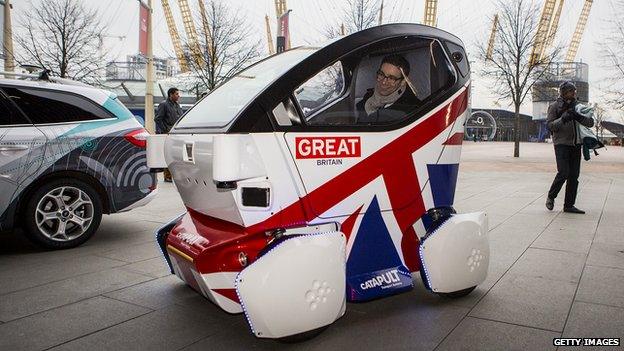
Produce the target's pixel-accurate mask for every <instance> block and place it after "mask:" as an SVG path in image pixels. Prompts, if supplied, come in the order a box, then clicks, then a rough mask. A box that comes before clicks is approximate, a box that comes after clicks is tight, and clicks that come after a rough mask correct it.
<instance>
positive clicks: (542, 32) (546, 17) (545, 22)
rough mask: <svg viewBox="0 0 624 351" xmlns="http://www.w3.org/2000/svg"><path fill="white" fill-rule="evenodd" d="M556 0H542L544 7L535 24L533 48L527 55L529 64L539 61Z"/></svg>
mask: <svg viewBox="0 0 624 351" xmlns="http://www.w3.org/2000/svg"><path fill="white" fill-rule="evenodd" d="M555 1H556V0H546V1H544V9H543V10H542V16H541V17H540V21H539V23H538V25H537V31H536V33H535V40H534V41H533V50H532V51H531V56H530V57H529V65H531V66H534V65H537V64H539V63H540V61H541V59H542V57H541V55H542V52H543V51H544V50H543V49H544V45H545V43H546V37H547V35H548V28H550V23H551V20H552V15H553V11H554V9H555Z"/></svg>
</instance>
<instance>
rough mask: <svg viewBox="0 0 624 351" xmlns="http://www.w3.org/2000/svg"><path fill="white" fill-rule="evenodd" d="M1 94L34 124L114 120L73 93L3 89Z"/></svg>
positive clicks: (18, 88) (17, 88) (93, 104)
mask: <svg viewBox="0 0 624 351" xmlns="http://www.w3.org/2000/svg"><path fill="white" fill-rule="evenodd" d="M2 90H4V92H5V93H6V95H7V96H8V97H9V99H11V101H13V102H14V103H15V104H16V105H17V106H18V107H19V108H20V109H21V110H22V111H23V112H24V113H25V114H26V116H28V118H30V120H31V121H32V122H33V123H34V124H46V123H73V122H80V121H91V120H99V119H105V118H114V116H112V115H111V114H109V113H108V112H106V111H105V110H103V109H102V108H101V107H100V106H98V105H96V104H95V103H94V102H92V101H90V100H87V99H85V98H82V97H80V96H77V95H74V94H71V93H65V92H59V91H52V90H45V89H32V88H24V87H2Z"/></svg>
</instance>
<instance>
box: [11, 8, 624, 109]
mask: <svg viewBox="0 0 624 351" xmlns="http://www.w3.org/2000/svg"><path fill="white" fill-rule="evenodd" d="M40 1H45V0H13V1H12V3H13V18H14V19H13V23H14V24H16V23H17V22H18V18H19V16H24V15H27V14H28V11H29V8H30V7H31V6H33V4H35V5H36V4H37V3H39V2H40ZM79 1H81V2H83V3H84V5H85V6H86V7H88V8H93V9H97V10H98V11H99V14H100V15H101V16H102V19H103V22H104V23H106V24H107V25H108V28H107V30H106V33H104V39H103V42H104V47H103V50H105V52H107V53H109V55H110V59H111V60H120V61H122V60H124V59H125V57H126V55H132V54H136V53H137V52H138V31H139V28H138V25H139V2H138V0H107V1H102V0H79ZM144 1H145V2H147V0H144ZM532 1H534V2H535V3H536V4H537V5H538V6H539V8H540V10H541V7H542V3H543V1H542V0H532ZM613 1H614V0H595V1H594V3H593V6H592V9H591V13H590V16H589V20H588V23H587V27H586V30H585V34H584V36H583V39H582V41H581V45H580V47H579V51H578V54H577V61H582V62H585V63H588V64H589V65H590V68H589V80H590V101H591V102H598V103H599V102H600V97H601V95H602V94H601V87H602V86H603V85H604V84H605V83H604V78H605V77H606V76H608V72H607V71H605V70H604V69H602V68H601V67H600V66H601V62H600V61H601V60H600V54H599V49H600V42H601V41H602V40H603V39H604V37H605V36H606V35H607V34H608V32H609V30H608V22H609V20H610V16H611V14H612V13H613V10H612V6H613ZM152 2H153V8H154V12H153V16H154V17H153V23H154V34H153V40H154V42H153V48H154V54H155V55H156V56H159V57H167V56H174V55H173V45H172V44H171V39H170V36H169V32H168V29H167V24H166V21H165V18H164V13H163V10H162V5H161V0H152ZM188 2H189V4H190V6H191V7H192V8H195V7H196V6H197V0H188ZM226 3H227V4H228V6H230V7H231V8H232V9H234V10H236V11H237V14H238V15H239V16H241V17H243V18H244V19H245V20H246V23H247V24H248V25H249V26H251V27H252V28H253V30H252V33H255V36H256V37H254V38H251V39H253V40H260V41H261V43H262V45H263V46H262V48H263V49H264V50H267V53H268V49H266V46H267V45H266V31H265V19H264V18H265V15H269V17H270V18H271V19H272V20H271V26H272V33H273V34H274V35H275V33H276V28H275V27H276V24H275V20H274V18H275V5H274V1H273V0H228V1H227V2H226ZM583 3H584V0H565V4H564V8H563V11H562V16H561V20H560V22H559V31H558V33H557V38H556V41H557V42H559V43H560V44H561V45H563V46H565V48H566V49H567V45H568V44H569V42H570V40H571V37H572V34H573V32H574V29H575V26H576V22H577V21H578V17H579V15H580V13H581V9H582V7H583ZM169 4H170V6H171V8H172V11H173V14H174V17H175V20H176V24H177V28H178V32H179V33H180V35H181V36H184V27H183V24H182V19H181V16H180V10H179V7H178V6H177V0H169ZM287 4H288V8H289V9H292V12H291V18H290V27H291V28H290V33H291V43H292V45H293V46H297V45H302V44H310V43H316V42H321V41H323V38H324V33H325V31H326V28H327V27H330V26H336V27H338V26H339V24H338V23H339V21H340V17H341V15H342V13H343V8H344V5H345V1H344V0H317V1H314V0H288V1H287ZM494 4H495V1H494V0H478V1H477V0H455V1H453V0H439V1H438V27H439V28H441V29H443V30H446V31H448V32H450V33H453V34H455V35H456V36H458V37H459V38H460V39H462V41H463V42H464V44H465V46H466V49H467V52H468V56H469V57H470V58H471V60H475V59H476V53H477V51H476V43H477V41H479V40H484V38H487V37H488V36H489V31H490V28H491V24H492V23H491V18H492V16H493V15H494V13H495V12H496V6H495V5H494ZM423 12H424V0H384V22H415V23H420V22H422V19H423ZM119 37H123V38H119ZM477 66H478V64H475V65H473V83H472V84H473V90H472V99H473V100H472V106H473V108H510V107H509V103H508V102H506V101H500V102H497V101H496V100H497V99H496V97H495V96H494V95H492V93H491V92H490V91H489V90H488V84H489V83H488V82H486V81H484V80H483V79H480V77H478V67H477ZM522 112H524V113H527V114H531V112H532V109H531V104H530V96H529V98H527V103H525V104H524V105H523V107H522ZM614 118H615V119H620V118H621V117H620V116H617V117H616V116H615V115H614ZM623 120H624V119H623Z"/></svg>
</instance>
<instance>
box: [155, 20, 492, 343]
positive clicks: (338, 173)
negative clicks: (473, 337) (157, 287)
mask: <svg viewBox="0 0 624 351" xmlns="http://www.w3.org/2000/svg"><path fill="white" fill-rule="evenodd" d="M397 62H398V63H397ZM393 65H395V66H396V67H395V66H393ZM397 65H398V66H397ZM393 68H400V70H399V71H397V72H400V73H399V74H398V76H397V75H396V74H395V75H392V74H390V73H388V71H389V70H391V69H393ZM392 84H394V87H392ZM388 87H390V91H391V94H390V95H388V94H386V95H384V94H381V97H379V96H377V94H378V90H379V91H382V92H383V91H384V90H383V89H386V90H388ZM392 94H394V95H392ZM469 95H470V67H469V64H468V60H467V57H466V54H465V51H464V48H463V44H462V43H461V41H460V40H459V39H458V38H456V37H455V36H453V35H451V34H449V33H446V32H444V31H441V30H439V29H436V28H432V27H427V26H422V25H415V24H390V25H384V26H379V27H374V28H371V29H367V30H364V31H361V32H357V33H354V34H352V35H349V36H347V37H344V38H341V39H338V40H335V41H332V42H330V43H328V44H327V45H324V46H321V47H299V48H295V49H292V50H288V51H286V52H283V53H280V54H277V55H274V56H271V57H269V58H267V59H265V60H262V61H260V62H258V63H256V64H254V65H252V66H250V67H249V68H247V69H245V70H244V71H242V72H240V73H239V74H238V75H236V76H234V77H232V78H231V79H229V80H228V81H226V82H225V83H223V84H222V85H221V86H219V87H218V88H216V89H215V90H213V91H212V92H211V93H210V94H209V95H207V96H206V97H205V98H204V99H202V100H201V101H200V102H198V104H196V105H195V106H194V107H193V108H192V109H191V110H190V111H189V112H188V113H187V114H186V115H184V116H183V117H182V119H181V120H180V121H179V122H178V123H177V125H176V126H175V127H174V129H173V130H172V131H171V133H170V134H168V135H156V136H150V137H149V140H148V147H147V150H148V165H149V166H150V167H151V168H163V167H169V169H170V170H171V172H172V175H173V179H174V182H175V185H176V187H177V189H178V191H179V193H180V195H181V197H182V199H183V201H184V203H185V205H186V208H187V212H186V213H184V214H182V215H180V216H179V217H178V218H176V219H174V220H173V221H171V222H170V223H169V224H167V225H165V226H164V227H162V228H161V229H160V230H159V231H158V232H157V239H158V243H159V245H160V247H161V248H162V251H163V254H164V256H165V258H166V260H167V262H168V264H169V267H170V268H171V271H172V273H174V274H175V275H177V276H178V277H180V278H181V279H182V280H184V281H185V282H186V283H187V284H188V285H190V286H191V287H193V288H194V289H195V290H196V291H197V292H199V293H201V294H202V295H204V296H205V297H206V298H208V299H209V300H211V301H212V302H214V303H215V304H216V305H218V306H219V307H221V308H222V309H224V310H225V311H227V312H229V313H244V314H245V316H246V318H247V321H248V322H249V326H250V328H251V331H252V333H253V334H254V335H256V336H257V337H262V338H284V337H293V336H300V335H312V334H314V333H317V332H318V331H320V330H323V328H325V327H326V326H328V325H329V324H331V323H333V322H334V321H336V320H337V319H338V318H340V317H341V316H342V315H343V314H344V312H345V308H346V302H347V301H350V302H361V301H367V300H371V299H376V298H380V297H385V296H390V295H393V294H397V293H400V292H403V291H407V290H409V289H412V288H413V278H414V274H415V273H420V274H419V275H420V277H421V278H422V279H423V282H424V285H425V287H426V288H427V289H429V290H431V291H432V292H434V293H436V294H440V295H446V296H450V297H459V296H464V295H466V294H468V293H470V292H471V291H472V290H473V289H474V288H475V287H476V286H477V285H478V284H480V283H482V282H483V281H484V280H485V277H486V274H487V270H488V265H489V244H488V239H487V231H488V225H487V217H486V215H485V214H484V213H470V214H457V213H456V212H455V210H454V209H453V207H452V206H453V200H454V195H455V186H456V182H457V174H458V169H459V160H460V152H461V144H462V140H463V125H464V121H465V119H466V116H467V115H468V114H469V112H470V107H469V105H470V104H469V100H470V96H469ZM393 96H394V98H393ZM407 96H413V98H412V100H411V101H410V102H409V103H406V101H407V98H406V97H407ZM375 99H378V100H375ZM369 100H370V101H369ZM376 101H381V102H380V103H377V104H376ZM361 106H365V107H366V108H365V109H364V108H362V107H361ZM371 106H373V107H374V108H371ZM399 106H400V108H399ZM416 276H418V275H416Z"/></svg>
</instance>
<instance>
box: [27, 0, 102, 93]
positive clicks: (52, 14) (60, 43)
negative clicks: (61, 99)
mask: <svg viewBox="0 0 624 351" xmlns="http://www.w3.org/2000/svg"><path fill="white" fill-rule="evenodd" d="M18 24H19V28H18V32H17V34H16V35H15V42H16V43H17V50H16V55H15V56H16V61H17V62H18V63H19V64H35V65H38V66H41V67H43V68H45V69H48V70H50V72H51V73H52V75H55V76H58V77H61V78H72V79H76V80H80V81H87V82H94V81H97V80H98V78H99V71H100V69H102V68H103V66H104V61H105V60H104V57H103V54H102V53H101V50H100V46H101V34H102V33H103V32H104V30H105V26H104V25H102V23H101V21H100V15H99V14H98V12H97V11H96V10H91V9H88V8H86V7H85V6H84V4H83V3H82V2H81V1H79V0H43V1H40V2H37V3H36V4H34V3H32V2H31V3H30V11H28V12H27V13H24V14H23V15H22V16H21V17H20V18H19V19H18Z"/></svg>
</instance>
